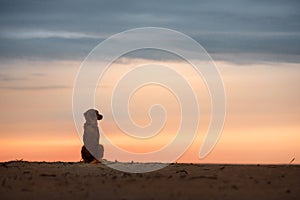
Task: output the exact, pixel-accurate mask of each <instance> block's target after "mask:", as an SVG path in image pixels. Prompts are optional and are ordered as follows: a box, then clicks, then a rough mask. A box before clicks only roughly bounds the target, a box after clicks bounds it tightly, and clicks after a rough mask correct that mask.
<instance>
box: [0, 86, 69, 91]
mask: <svg viewBox="0 0 300 200" xmlns="http://www.w3.org/2000/svg"><path fill="white" fill-rule="evenodd" d="M70 88H71V87H70V86H64V85H46V86H1V87H0V89H5V90H24V91H26V90H38V91H40V90H60V89H70Z"/></svg>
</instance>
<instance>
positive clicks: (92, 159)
mask: <svg viewBox="0 0 300 200" xmlns="http://www.w3.org/2000/svg"><path fill="white" fill-rule="evenodd" d="M84 117H85V120H86V122H85V124H84V133H83V143H84V146H83V147H82V149H81V157H82V159H83V161H84V162H86V163H96V162H99V161H101V159H102V157H103V152H104V148H103V146H102V145H101V144H99V137H100V135H99V129H98V124H97V120H101V119H102V118H103V116H102V115H101V114H99V112H98V111H97V110H94V109H89V110H88V111H86V112H85V113H84Z"/></svg>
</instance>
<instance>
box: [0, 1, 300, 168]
mask: <svg viewBox="0 0 300 200" xmlns="http://www.w3.org/2000/svg"><path fill="white" fill-rule="evenodd" d="M299 9H300V3H299V1H296V0H295V1H293V0H288V1H280V0H275V1H261V0H260V1H258V0H254V1H243V0H242V1H235V0H229V1H226V2H225V1H205V2H204V1H203V2H202V1H159V2H152V1H138V0H136V1H129V2H126V3H125V1H120V2H119V1H91V2H86V1H76V0H75V1H47V2H46V1H45V2H42V1H21V0H20V1H1V2H0V60H1V62H0V68H1V71H0V95H1V97H0V108H1V113H0V151H1V154H0V161H8V160H15V159H23V160H29V161H33V160H34V161H79V160H80V148H81V146H82V141H81V138H80V137H81V136H80V133H79V134H78V133H77V130H76V128H75V124H74V121H73V115H72V92H73V84H74V81H75V79H76V75H77V72H78V70H79V68H80V65H81V63H82V61H83V60H84V59H85V57H86V56H87V55H88V53H89V52H90V51H91V50H92V49H93V48H94V47H95V46H96V45H97V44H99V43H100V42H102V41H103V40H105V39H106V38H107V37H109V36H111V35H113V34H117V33H119V32H122V31H125V30H128V29H132V28H138V27H164V28H169V29H173V30H176V31H180V32H182V33H184V34H186V35H188V36H190V37H191V38H193V39H194V40H196V41H197V42H199V43H200V44H201V45H202V46H203V47H204V48H205V49H206V51H207V52H208V53H209V54H210V56H211V57H212V59H213V60H214V63H215V64H216V66H217V67H218V69H219V71H220V75H221V76H222V79H223V83H224V87H225V91H226V97H227V105H226V109H227V114H226V120H225V124H224V129H223V132H222V135H221V137H220V139H219V141H218V143H217V145H216V146H215V148H214V149H213V151H212V152H211V153H210V154H209V155H208V156H207V157H206V158H204V159H202V160H199V159H198V154H199V150H200V147H201V145H202V143H203V139H204V137H205V133H206V131H207V129H208V126H209V119H210V111H211V105H210V96H209V93H208V91H207V88H206V86H205V84H204V82H203V80H202V79H201V78H199V77H198V78H195V77H194V76H193V74H190V73H189V71H187V69H188V67H189V66H188V65H187V63H185V62H182V61H180V60H177V59H173V58H172V56H171V57H170V58H169V59H166V60H163V59H161V54H159V53H157V52H154V51H153V52H151V51H149V52H142V53H136V54H132V55H124V56H123V57H122V58H120V59H119V60H118V61H117V62H116V63H114V64H113V65H112V66H111V71H108V72H107V74H106V75H105V77H104V79H103V80H102V81H103V86H99V87H98V88H97V90H96V108H97V109H98V110H99V111H100V112H101V113H103V114H104V120H103V121H101V122H100V123H99V126H100V128H101V131H105V133H106V134H108V135H109V137H111V139H112V140H113V141H114V142H115V144H116V145H118V146H119V147H120V148H123V149H125V150H128V151H132V152H136V153H141V152H148V151H155V150H157V149H159V148H160V147H162V146H163V145H165V144H166V143H167V142H168V141H169V140H170V139H171V138H172V137H173V136H174V135H173V134H174V133H175V131H176V129H177V125H178V121H179V120H180V119H179V115H180V114H179V111H178V104H177V102H176V98H174V96H172V95H171V94H170V93H168V92H167V91H165V90H164V89H163V88H160V87H157V86H150V87H145V88H142V89H141V90H140V91H139V93H136V95H134V96H133V98H132V99H131V102H130V110H131V111H132V113H133V120H135V122H136V123H137V124H139V125H146V124H148V123H149V122H150V119H149V116H148V115H147V111H148V109H149V107H151V105H152V104H155V103H157V102H159V103H161V104H163V105H165V106H166V109H167V110H168V113H171V114H170V115H169V117H168V119H167V124H166V126H165V127H164V129H163V130H162V132H161V133H159V135H157V137H155V138H152V139H151V140H149V141H145V140H140V141H138V140H134V139H130V138H128V137H127V136H122V133H121V132H120V130H119V129H118V128H117V127H116V126H115V124H114V122H113V121H112V120H110V118H105V113H107V109H108V107H107V105H106V104H104V103H103V102H101V98H102V97H101V95H105V94H106V92H107V91H110V90H112V89H113V86H114V80H115V79H118V77H119V76H120V74H122V73H124V72H125V71H126V70H128V69H130V68H131V67H132V66H138V65H141V64H144V63H158V64H162V65H169V66H173V67H174V68H176V69H177V70H178V71H179V72H180V73H181V74H182V75H184V76H185V77H187V79H188V81H189V82H190V83H191V85H192V87H193V88H195V90H196V91H198V93H197V97H198V99H199V105H200V109H201V119H200V123H199V130H198V134H197V137H196V138H195V140H194V141H193V143H192V145H191V146H190V148H189V149H188V150H187V151H186V152H185V153H184V154H183V155H182V157H181V158H180V159H179V160H178V162H199V163H254V164H256V163H264V164H266V163H280V164H282V163H289V161H290V160H292V159H293V158H295V161H294V163H298V164H299V163H300V123H299V122H300V90H299V86H300V82H299V81H300V65H299V63H300V45H299V44H300V14H299ZM165 78H167V79H168V78H171V77H168V76H165ZM153 94H160V95H153ZM149 95H150V96H149ZM82 126H83V124H82ZM81 134H82V133H81ZM103 145H104V148H105V147H106V144H103ZM104 158H106V159H109V160H121V161H128V160H129V161H130V158H119V157H115V155H114V152H112V151H109V149H106V151H105V154H104ZM158 161H159V160H158Z"/></svg>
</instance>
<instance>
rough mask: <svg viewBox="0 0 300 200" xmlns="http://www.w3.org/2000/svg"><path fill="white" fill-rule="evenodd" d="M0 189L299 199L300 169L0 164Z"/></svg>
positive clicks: (57, 195)
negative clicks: (127, 169)
mask: <svg viewBox="0 0 300 200" xmlns="http://www.w3.org/2000/svg"><path fill="white" fill-rule="evenodd" d="M141 165H148V164H141ZM0 185H1V186H0V199H2V200H4V199H124V200H125V199H300V166H299V165H211V164H171V165H169V166H168V167H166V168H163V169H161V170H158V171H154V172H149V173H142V174H131V173H124V172H120V171H117V170H113V169H111V168H109V167H107V166H105V165H103V164H84V163H64V162H53V163H47V162H25V161H13V162H5V163H0Z"/></svg>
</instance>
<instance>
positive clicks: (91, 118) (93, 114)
mask: <svg viewBox="0 0 300 200" xmlns="http://www.w3.org/2000/svg"><path fill="white" fill-rule="evenodd" d="M83 115H84V118H85V120H86V121H87V122H90V123H96V122H97V120H101V119H102V118H103V116H102V115H101V114H99V111H98V110H95V109H89V110H88V111H86V112H85V113H84V114H83Z"/></svg>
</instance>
